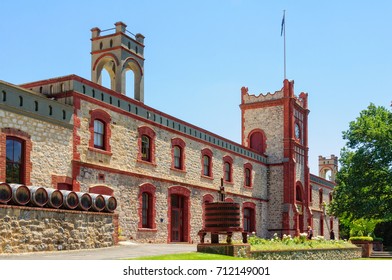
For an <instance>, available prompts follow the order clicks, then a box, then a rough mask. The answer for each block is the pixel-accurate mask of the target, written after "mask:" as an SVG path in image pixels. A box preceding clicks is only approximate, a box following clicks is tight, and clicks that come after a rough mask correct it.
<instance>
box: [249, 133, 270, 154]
mask: <svg viewBox="0 0 392 280" xmlns="http://www.w3.org/2000/svg"><path fill="white" fill-rule="evenodd" d="M248 146H249V148H251V149H252V150H254V151H256V152H257V153H259V154H264V153H265V151H266V147H267V138H266V136H265V133H264V131H263V130H261V129H254V130H252V131H251V132H250V133H249V136H248Z"/></svg>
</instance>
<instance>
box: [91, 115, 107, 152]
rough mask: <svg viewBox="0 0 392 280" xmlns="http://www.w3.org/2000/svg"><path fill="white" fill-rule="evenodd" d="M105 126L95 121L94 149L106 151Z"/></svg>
mask: <svg viewBox="0 0 392 280" xmlns="http://www.w3.org/2000/svg"><path fill="white" fill-rule="evenodd" d="M104 137H105V124H104V123H103V122H101V121H99V120H95V121H94V147H95V148H98V149H104Z"/></svg>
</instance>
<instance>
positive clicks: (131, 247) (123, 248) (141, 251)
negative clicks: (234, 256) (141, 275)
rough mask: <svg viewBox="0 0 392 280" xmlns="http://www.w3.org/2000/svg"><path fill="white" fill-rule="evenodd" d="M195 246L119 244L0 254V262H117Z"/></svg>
mask: <svg viewBox="0 0 392 280" xmlns="http://www.w3.org/2000/svg"><path fill="white" fill-rule="evenodd" d="M195 251H196V245H195V244H187V243H185V244H141V243H131V242H120V244H119V245H116V246H113V247H109V248H99V249H88V250H72V251H55V252H36V253H23V254H0V260H118V259H124V258H135V257H140V256H154V255H163V254H174V253H186V252H195Z"/></svg>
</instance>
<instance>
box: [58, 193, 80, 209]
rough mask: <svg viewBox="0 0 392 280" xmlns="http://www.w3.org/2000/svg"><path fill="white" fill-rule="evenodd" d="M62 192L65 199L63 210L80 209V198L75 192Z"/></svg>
mask: <svg viewBox="0 0 392 280" xmlns="http://www.w3.org/2000/svg"><path fill="white" fill-rule="evenodd" d="M60 192H61V193H62V194H63V198H64V201H63V208H65V209H70V210H74V209H76V207H78V205H79V198H78V195H77V194H76V193H75V192H74V191H65V190H60Z"/></svg>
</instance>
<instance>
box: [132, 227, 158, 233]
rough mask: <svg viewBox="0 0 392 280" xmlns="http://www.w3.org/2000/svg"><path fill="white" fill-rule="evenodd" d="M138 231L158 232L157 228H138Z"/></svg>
mask: <svg viewBox="0 0 392 280" xmlns="http://www.w3.org/2000/svg"><path fill="white" fill-rule="evenodd" d="M137 231H139V232H157V231H158V230H157V229H156V228H138V229H137Z"/></svg>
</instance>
